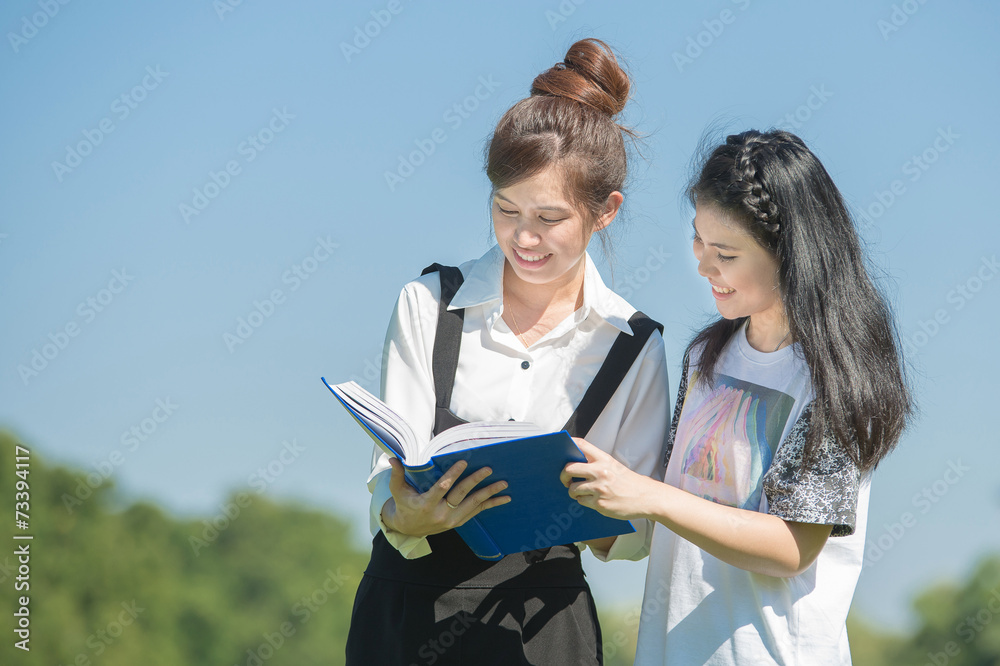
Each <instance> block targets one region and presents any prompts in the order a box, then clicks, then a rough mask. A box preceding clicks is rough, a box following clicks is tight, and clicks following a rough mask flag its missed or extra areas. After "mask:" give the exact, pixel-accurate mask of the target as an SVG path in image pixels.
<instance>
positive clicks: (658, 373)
mask: <svg viewBox="0 0 1000 666" xmlns="http://www.w3.org/2000/svg"><path fill="white" fill-rule="evenodd" d="M504 262H505V258H504V255H503V252H501V251H500V248H499V246H494V247H493V248H492V249H491V250H490V251H488V252H487V253H486V254H484V255H483V256H482V257H481V258H480V259H478V260H476V261H470V262H467V263H465V264H463V265H462V266H460V269H461V271H462V274H463V275H464V276H465V282H464V283H463V285H462V287H461V288H460V289H459V290H458V292H457V293H456V294H455V297H454V299H452V302H451V305H450V306H449V309H460V308H464V309H465V321H464V325H463V330H462V343H461V351H460V354H459V360H458V369H457V371H456V373H455V385H454V390H453V392H452V398H451V411H452V412H453V413H454V414H455V415H456V416H457V417H459V418H460V419H463V420H465V421H506V420H508V419H514V420H515V421H527V422H530V423H535V424H537V425H539V426H541V427H542V428H545V429H547V430H559V429H561V428H562V427H563V426H564V425H565V424H566V421H567V420H568V419H569V417H570V416H571V415H572V414H573V411H574V410H575V409H576V405H577V404H579V402H580V400H581V398H583V395H584V393H585V392H586V391H587V388H588V387H589V386H590V383H591V380H592V379H593V378H594V376H595V375H596V374H597V371H598V370H599V369H600V367H601V365H602V364H603V362H604V359H605V356H606V355H607V353H608V351H609V350H610V349H611V345H612V344H613V343H614V341H615V338H617V336H618V334H619V333H620V332H623V331H624V332H625V333H627V334H629V335H631V333H632V329H631V328H630V327H629V325H628V320H629V317H631V316H632V315H633V314H634V313H635V308H633V307H632V306H631V305H629V304H628V303H627V302H626V301H625V299H623V298H622V297H621V296H619V295H618V294H616V293H614V292H613V291H611V290H610V289H608V287H606V286H605V284H604V281H603V280H602V279H601V276H600V273H598V271H597V267H596V266H595V265H594V263H593V261H592V260H591V258H590V256H589V255H587V256H586V257H585V262H586V266H585V273H584V282H583V307H581V308H580V309H578V310H577V311H576V312H574V313H573V314H571V315H569V316H568V317H566V319H565V320H563V321H562V322H561V323H560V324H558V325H557V326H556V327H555V328H553V329H552V330H551V331H549V332H548V333H546V334H545V335H544V336H543V337H542V338H540V339H539V340H538V341H536V342H535V343H534V344H532V345H531V346H530V347H528V348H525V347H524V345H523V344H521V341H520V340H519V339H518V338H517V337H516V336H515V335H514V333H513V331H511V329H510V328H509V327H508V326H507V324H506V322H504V320H503V319H502V318H501V314H502V313H503V268H504ZM440 296H441V284H440V276H439V274H437V273H431V274H429V275H425V276H423V277H421V278H419V279H417V280H414V281H413V282H410V283H409V284H407V285H406V286H404V287H403V290H402V293H401V294H400V296H399V300H398V301H397V302H396V309H395V311H394V312H393V315H392V320H391V321H390V323H389V329H388V331H387V332H386V338H385V348H384V350H383V355H382V399H383V400H384V401H385V402H386V403H387V404H388V405H389V406H390V407H392V409H393V410H395V411H396V412H397V413H398V414H399V415H400V416H402V417H403V419H404V420H406V422H407V423H409V425H410V427H411V428H412V429H413V432H414V433H415V434H416V435H417V436H418V437H426V438H427V439H430V437H431V435H432V431H433V428H434V405H435V396H434V379H433V373H432V371H431V364H432V357H433V349H434V337H435V333H436V327H437V319H438V310H439V302H440ZM668 393H669V392H668V387H667V367H666V359H665V355H664V348H663V338H662V337H661V336H660V334H659V332H654V333H653V334H652V335H651V336H650V338H649V340H648V341H647V342H646V345H645V346H644V347H643V349H642V352H641V353H640V355H639V358H638V359H637V360H636V362H635V363H633V364H632V367H631V369H630V370H629V371H628V373H627V374H626V375H625V378H624V379H623V380H622V382H621V385H620V386H619V387H618V390H617V391H616V392H615V394H614V395H613V396H612V398H611V400H610V401H609V402H608V405H607V406H606V407H605V408H604V411H603V412H602V413H601V415H600V416H599V417H598V419H597V421H596V422H595V423H594V426H593V427H592V428H591V430H590V432H589V433H588V434H587V440H588V441H589V442H591V443H592V444H594V445H595V446H597V447H599V448H601V449H603V450H605V451H608V452H611V453H612V454H613V455H614V456H615V457H616V458H617V459H618V460H619V461H621V462H622V463H624V464H626V465H628V466H629V467H630V468H631V469H633V470H635V471H637V472H639V473H640V474H646V475H649V476H651V477H654V478H657V479H659V478H661V477H662V472H663V470H662V467H661V466H660V465H659V462H660V461H661V460H662V455H663V451H664V443H665V441H666V437H667V434H668V427H669V417H670V405H669V395H668ZM497 480H499V479H497ZM368 488H369V490H370V491H371V493H372V503H371V530H372V534H373V535H375V534H377V533H378V530H379V529H381V530H382V531H383V532H384V533H385V536H386V539H387V540H388V542H389V543H390V544H392V545H393V546H394V547H395V548H396V549H397V550H399V551H400V553H401V554H402V555H403V556H404V557H406V558H410V559H412V558H416V557H422V556H424V555H426V554H428V553H430V551H431V549H430V545H429V544H428V542H427V539H426V538H423V537H412V536H407V535H404V534H400V533H398V532H394V531H392V530H390V529H388V528H387V527H386V526H385V524H384V523H383V522H382V519H381V511H382V507H383V505H384V504H385V502H386V501H387V500H388V499H389V498H390V497H391V496H392V494H391V493H390V492H389V461H388V456H387V455H386V454H385V453H383V452H382V451H381V450H380V449H379V448H377V447H376V448H375V449H374V454H373V457H372V471H371V475H370V476H369V478H368ZM487 510H488V509H487ZM632 522H633V525H634V526H635V528H636V533H635V534H630V535H627V536H622V537H619V538H618V539H617V540H616V541H615V543H614V545H613V546H612V547H611V550H610V551H609V552H608V553H597V552H595V555H597V556H598V557H599V558H600V559H635V560H637V559H641V558H643V557H645V556H646V555H647V554H648V553H649V540H650V539H649V537H650V536H651V534H652V529H651V526H650V524H649V523H648V521H645V520H635V521H632Z"/></svg>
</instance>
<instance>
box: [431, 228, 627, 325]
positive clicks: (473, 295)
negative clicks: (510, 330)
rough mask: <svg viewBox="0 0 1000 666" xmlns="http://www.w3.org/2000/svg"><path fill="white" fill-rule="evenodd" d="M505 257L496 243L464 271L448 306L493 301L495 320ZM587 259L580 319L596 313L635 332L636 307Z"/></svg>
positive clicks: (456, 307)
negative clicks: (634, 317) (602, 276)
mask: <svg viewBox="0 0 1000 666" xmlns="http://www.w3.org/2000/svg"><path fill="white" fill-rule="evenodd" d="M504 261H505V258H504V256H503V252H502V251H501V250H500V246H499V245H494V246H493V247H492V248H490V250H489V251H488V252H487V253H486V254H484V255H483V256H482V257H480V258H479V259H477V260H476V261H475V262H473V263H472V265H471V266H470V267H468V269H467V270H466V271H464V272H465V281H464V282H463V283H462V286H461V287H460V288H459V289H458V292H456V294H455V297H454V298H453V299H452V300H451V304H450V305H449V306H448V309H449V310H457V309H461V308H469V307H474V306H477V305H482V306H488V305H492V306H493V307H492V308H491V309H492V313H491V314H492V316H491V314H488V315H487V318H488V319H489V320H490V321H495V319H496V318H497V317H499V315H500V313H501V312H502V310H503V267H504ZM584 261H585V262H586V266H585V267H584V277H583V309H582V311H581V312H580V315H581V316H580V319H579V321H584V320H586V319H587V318H588V317H589V316H590V315H591V314H596V315H597V316H599V317H600V318H601V319H603V320H604V321H606V322H608V323H609V324H611V325H612V326H614V327H615V328H617V329H618V330H619V331H622V332H624V333H627V334H629V335H632V328H631V327H630V326H629V325H628V320H629V317H631V316H632V315H633V314H634V313H635V308H633V307H632V306H631V305H629V304H628V302H627V301H626V300H625V299H624V298H622V297H621V296H619V295H618V294H616V293H615V292H613V291H611V290H610V289H608V287H607V285H605V284H604V280H603V279H601V274H600V272H599V271H598V270H597V266H596V265H595V264H594V261H593V260H592V259H591V258H590V254H589V253H587V254H586V255H585V257H584Z"/></svg>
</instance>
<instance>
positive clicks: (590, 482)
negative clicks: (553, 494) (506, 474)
mask: <svg viewBox="0 0 1000 666" xmlns="http://www.w3.org/2000/svg"><path fill="white" fill-rule="evenodd" d="M573 441H574V442H576V445H577V446H579V447H580V450H581V451H582V452H583V454H584V455H585V456H587V462H585V463H580V462H575V463H570V464H568V465H566V467H564V468H563V471H562V473H561V474H560V475H559V480H560V481H562V484H563V485H564V486H566V487H567V488H569V496H570V497H572V498H573V499H575V500H576V501H577V502H579V503H580V504H582V505H583V506H586V507H590V508H591V509H595V510H597V511H598V512H600V513H603V514H604V515H605V516H611V517H612V518H624V519H629V518H641V517H643V516H644V514H645V513H646V512H645V511H644V508H643V505H642V503H643V499H644V498H648V497H649V493H650V492H654V489H653V488H652V487H651V486H650V485H649V484H656V481H654V480H653V479H651V478H649V477H648V476H643V475H642V474H637V473H635V472H633V471H632V470H630V469H629V468H628V467H626V466H625V465H623V464H621V463H620V462H618V461H617V460H615V459H614V458H613V457H612V456H611V455H609V454H607V453H605V452H604V451H602V450H601V449H599V448H597V447H596V446H594V445H593V444H591V443H590V442H588V441H587V440H585V439H580V438H579V437H574V438H573ZM656 485H659V484H656Z"/></svg>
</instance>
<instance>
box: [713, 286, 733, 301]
mask: <svg viewBox="0 0 1000 666" xmlns="http://www.w3.org/2000/svg"><path fill="white" fill-rule="evenodd" d="M709 284H711V283H709ZM735 293H736V290H735V289H733V288H731V287H720V286H718V285H715V284H713V285H712V296H714V297H715V300H717V301H724V300H726V299H728V298H730V297H732V295H733V294H735Z"/></svg>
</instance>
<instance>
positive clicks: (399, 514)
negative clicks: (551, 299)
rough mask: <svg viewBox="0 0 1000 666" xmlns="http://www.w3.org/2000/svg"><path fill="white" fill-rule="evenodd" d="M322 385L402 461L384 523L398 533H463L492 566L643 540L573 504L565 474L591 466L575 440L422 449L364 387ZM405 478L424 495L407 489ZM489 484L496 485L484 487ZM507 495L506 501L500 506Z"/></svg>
mask: <svg viewBox="0 0 1000 666" xmlns="http://www.w3.org/2000/svg"><path fill="white" fill-rule="evenodd" d="M323 383H324V384H326V386H327V388H329V389H330V391H331V392H333V394H334V396H335V397H336V398H337V400H339V401H340V403H341V405H343V407H344V408H345V409H346V410H347V411H348V412H349V413H350V414H351V416H353V417H354V419H355V420H356V421H357V422H358V423H359V424H360V425H361V427H362V428H363V429H364V430H365V432H367V433H368V435H369V436H370V437H371V438H372V439H373V440H374V441H375V443H376V444H377V445H378V446H379V447H381V448H382V450H384V451H385V452H386V453H388V454H389V456H390V457H392V458H396V459H397V460H396V461H393V462H391V464H392V466H393V472H392V473H393V476H392V477H391V479H392V480H391V484H392V487H393V491H392V493H393V501H392V504H393V506H391V507H390V506H389V504H390V503H388V502H387V503H386V507H388V508H386V507H383V521H384V522H385V523H386V525H387V526H389V527H390V528H391V529H395V526H399V527H401V528H402V529H400V530H399V531H402V532H403V533H404V534H414V535H416V536H422V535H425V534H435V533H437V532H442V531H445V530H447V529H450V527H454V528H455V531H456V532H458V534H459V536H461V537H462V539H463V540H464V541H465V542H466V544H468V546H469V548H470V549H472V552H474V553H475V554H476V555H477V556H478V557H480V558H482V559H486V560H497V559H500V558H502V557H503V556H504V555H508V554H510V553H520V552H525V551H529V550H536V549H539V548H547V547H550V546H555V545H560V544H565V543H574V542H577V541H589V540H591V539H598V538H602V537H607V536H613V535H618V534H626V533H631V532H634V531H635V529H634V528H633V527H632V525H631V524H630V523H629V522H628V521H626V520H617V519H614V518H609V517H607V516H603V515H601V514H600V513H598V512H597V511H595V510H593V509H590V508H587V507H584V506H582V505H581V504H579V503H578V502H577V501H576V500H574V499H572V498H571V497H570V496H569V494H568V493H567V491H566V488H565V487H563V485H562V483H561V482H560V479H559V475H560V473H561V472H562V470H563V468H564V467H565V466H566V464H568V463H571V462H586V461H587V458H586V457H585V456H584V455H583V453H581V452H580V449H579V448H577V446H576V445H575V444H574V443H573V440H572V438H570V436H569V433H567V432H566V431H560V432H549V433H547V432H545V431H544V430H542V429H541V428H539V427H538V426H535V425H533V424H530V423H517V422H496V423H491V422H479V423H465V424H463V425H459V426H455V427H454V428H449V429H448V430H445V431H444V432H442V433H440V434H439V435H437V436H436V437H433V438H432V439H431V440H430V441H421V440H420V439H419V438H418V437H417V436H416V435H415V434H414V433H413V432H412V430H411V429H410V427H409V426H408V425H407V424H406V422H404V421H403V419H402V418H400V417H399V415H398V414H396V413H395V412H393V411H392V409H390V408H389V406H388V405H386V404H385V403H384V402H382V401H381V400H379V399H378V398H376V397H375V396H373V395H372V394H371V393H369V392H368V391H366V390H365V389H363V388H362V387H361V386H359V385H358V384H356V383H354V382H347V383H344V384H337V385H334V386H331V385H330V384H328V383H327V381H326V380H325V379H324V380H323ZM458 463H461V465H459V464H458ZM470 470H472V471H470ZM491 472H492V474H491ZM400 473H402V475H403V477H404V479H405V481H406V483H408V484H409V485H410V486H412V487H413V488H414V489H415V490H413V491H412V492H411V491H410V490H408V489H406V488H405V487H404V485H403V481H402V480H401V479H400ZM490 476H492V477H493V479H496V480H495V481H493V482H492V483H489V484H487V485H483V483H484V482H485V480H486V479H487V478H488V477H490ZM502 484H510V485H509V487H508V488H504V487H503V485H502ZM480 486H482V487H480ZM504 490H506V491H507V495H504V496H497V493H500V492H503V491H504ZM508 495H509V499H507V496H508ZM449 502H450V504H449ZM446 512H450V513H446ZM386 518H388V520H386Z"/></svg>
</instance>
